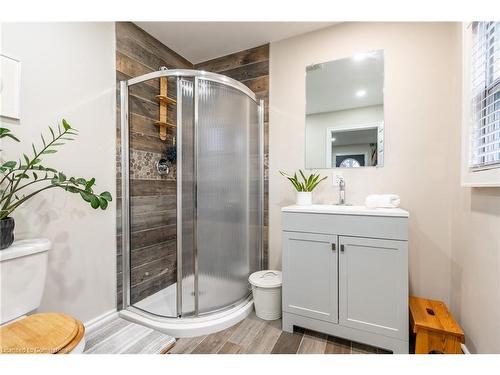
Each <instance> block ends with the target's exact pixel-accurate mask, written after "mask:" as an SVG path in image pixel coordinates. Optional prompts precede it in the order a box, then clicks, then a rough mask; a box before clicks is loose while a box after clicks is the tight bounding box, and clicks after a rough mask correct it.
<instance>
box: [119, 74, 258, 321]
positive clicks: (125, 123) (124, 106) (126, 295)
mask: <svg viewBox="0 0 500 375" xmlns="http://www.w3.org/2000/svg"><path fill="white" fill-rule="evenodd" d="M160 77H176V78H177V100H178V101H177V105H178V110H177V136H176V145H177V149H178V151H177V301H176V305H177V308H176V310H177V318H183V319H184V318H192V317H197V316H198V315H200V314H199V311H198V282H197V280H196V279H197V276H198V275H197V268H198V254H197V245H196V240H195V241H194V254H193V256H194V268H195V272H194V275H195V285H194V287H195V311H194V314H185V315H182V131H180V129H181V128H182V110H181V108H182V95H181V92H180V87H181V85H180V80H181V79H182V78H192V79H193V81H194V84H193V90H194V92H193V99H194V111H193V116H194V119H193V120H194V138H195V141H197V128H198V104H197V103H198V95H197V90H198V85H197V83H198V80H199V79H203V80H207V81H212V82H217V83H220V84H223V85H226V86H230V87H232V88H234V89H236V90H239V91H240V92H242V93H244V94H245V95H247V96H248V97H249V98H250V99H252V100H253V101H254V102H255V103H256V104H257V106H258V117H259V120H258V126H259V159H260V160H259V169H260V171H259V173H260V176H261V180H260V186H259V189H260V198H261V199H260V202H259V204H260V213H261V214H260V217H259V225H260V228H261V232H260V233H261V236H260V238H259V257H260V269H262V268H263V267H264V238H263V236H264V229H263V228H264V101H263V100H258V99H257V97H256V96H255V94H254V92H253V91H251V90H250V89H249V88H248V87H247V86H245V85H244V84H242V83H241V82H238V81H236V80H234V79H232V78H229V77H227V76H224V75H221V74H216V73H210V72H205V71H198V70H191V69H172V70H166V69H161V70H159V71H156V72H152V73H147V74H144V75H142V76H138V77H134V78H131V79H129V80H125V81H120V110H121V112H120V126H121V129H120V130H121V175H122V183H121V188H122V194H121V195H122V203H121V215H122V218H121V223H122V267H123V270H122V275H123V278H122V282H123V286H122V289H123V290H122V294H123V295H122V296H123V303H122V306H121V308H122V309H124V310H129V311H131V312H134V313H137V314H138V315H141V316H143V317H146V318H150V319H155V320H157V319H159V318H160V319H162V318H164V319H176V318H174V317H166V316H158V315H156V314H153V313H151V312H147V311H144V310H141V309H139V308H137V307H134V306H132V305H131V303H130V289H131V285H130V280H131V276H130V272H131V269H130V250H131V249H130V195H129V193H130V170H129V166H130V160H129V159H130V148H129V103H128V95H129V87H130V86H132V85H135V84H138V83H142V82H145V81H148V80H151V79H156V78H160ZM195 152H196V147H195ZM195 160H196V155H195ZM195 164H196V163H195ZM195 173H196V165H195ZM194 204H195V208H196V201H195V202H194ZM195 212H196V209H195ZM194 223H195V225H196V218H195V220H194ZM195 230H196V228H195ZM195 238H196V236H195ZM249 298H250V297H249V294H247V295H246V296H245V297H244V298H242V299H241V300H240V301H237V302H235V303H233V304H231V305H230V306H226V307H224V308H222V309H220V310H217V311H211V312H209V313H206V315H209V314H211V313H214V312H219V311H224V310H229V309H232V308H234V306H236V305H238V304H241V303H242V301H245V300H248V299H249ZM204 315H205V314H204Z"/></svg>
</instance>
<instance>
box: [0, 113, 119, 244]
mask: <svg viewBox="0 0 500 375" xmlns="http://www.w3.org/2000/svg"><path fill="white" fill-rule="evenodd" d="M49 132H50V135H49V136H47V135H46V137H44V136H43V134H41V141H42V145H41V146H40V147H38V148H37V147H35V145H34V144H31V149H32V151H31V152H30V154H31V153H32V156H28V155H27V154H23V155H22V157H20V158H19V160H18V161H15V160H9V161H6V162H3V163H2V162H0V250H2V249H6V248H8V247H9V246H10V245H12V242H14V226H15V222H14V218H13V217H12V216H10V215H11V214H12V213H13V212H14V211H15V210H16V209H17V208H18V207H19V206H21V205H22V204H23V203H24V202H26V201H28V200H29V199H31V198H33V197H34V196H35V195H37V194H39V193H41V192H43V191H45V190H49V189H54V188H59V189H63V190H65V191H67V192H69V193H74V194H79V195H80V196H81V198H82V199H83V200H84V201H85V202H87V203H89V204H90V206H91V207H92V208H94V209H97V208H101V209H102V210H105V209H106V208H107V207H108V203H109V202H111V201H112V197H111V194H110V193H109V192H107V191H105V192H102V193H100V194H96V193H94V191H93V187H94V185H95V178H91V179H89V180H87V179H84V178H81V177H78V178H76V177H69V178H68V177H66V175H65V174H64V173H63V172H61V171H58V170H56V169H54V168H50V167H47V166H45V165H43V164H42V158H43V156H44V155H48V154H54V153H56V152H57V151H58V148H59V147H60V146H62V145H64V144H65V142H68V141H72V140H74V137H76V136H77V135H78V131H77V130H76V129H74V128H72V127H71V126H70V124H69V123H68V122H67V121H66V120H64V119H63V120H62V126H61V125H59V126H58V127H57V128H56V129H55V130H54V129H53V128H51V127H50V126H49ZM0 138H10V139H11V140H14V141H16V142H19V139H18V138H17V137H16V136H15V135H14V134H12V132H11V131H10V130H9V129H7V128H0Z"/></svg>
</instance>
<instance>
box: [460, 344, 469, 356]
mask: <svg viewBox="0 0 500 375" xmlns="http://www.w3.org/2000/svg"><path fill="white" fill-rule="evenodd" d="M460 347H461V348H462V352H463V353H464V354H470V352H469V349H468V348H467V347H466V346H465V344H460Z"/></svg>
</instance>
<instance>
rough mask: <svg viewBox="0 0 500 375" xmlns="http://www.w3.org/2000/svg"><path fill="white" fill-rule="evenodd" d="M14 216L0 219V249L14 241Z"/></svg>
mask: <svg viewBox="0 0 500 375" xmlns="http://www.w3.org/2000/svg"><path fill="white" fill-rule="evenodd" d="M14 226H15V222H14V218H12V217H7V218H5V219H1V220H0V250H3V249H6V248H8V247H9V246H10V245H12V242H14Z"/></svg>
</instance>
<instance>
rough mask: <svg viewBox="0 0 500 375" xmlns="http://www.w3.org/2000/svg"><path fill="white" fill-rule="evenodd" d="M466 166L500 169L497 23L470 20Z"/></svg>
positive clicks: (499, 32) (499, 31) (499, 25)
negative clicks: (467, 158)
mask: <svg viewBox="0 0 500 375" xmlns="http://www.w3.org/2000/svg"><path fill="white" fill-rule="evenodd" d="M469 27H471V28H472V40H471V48H470V50H469V51H470V54H471V55H470V74H471V77H470V79H471V85H470V90H471V92H470V102H471V103H470V104H471V118H472V126H471V129H470V145H469V165H468V167H469V169H470V171H471V172H475V171H481V170H484V169H491V168H500V22H473V23H472V24H471V25H470V26H469Z"/></svg>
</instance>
